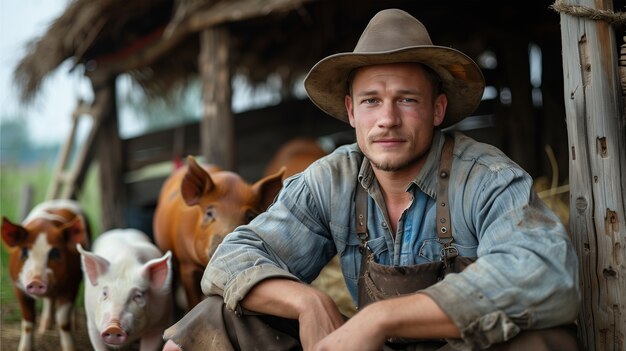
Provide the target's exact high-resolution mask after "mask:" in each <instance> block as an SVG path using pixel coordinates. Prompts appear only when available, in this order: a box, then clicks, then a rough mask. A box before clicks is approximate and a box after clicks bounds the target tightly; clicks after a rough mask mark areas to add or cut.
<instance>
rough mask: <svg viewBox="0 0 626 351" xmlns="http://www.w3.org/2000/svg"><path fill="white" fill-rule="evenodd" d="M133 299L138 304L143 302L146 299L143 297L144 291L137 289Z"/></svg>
mask: <svg viewBox="0 0 626 351" xmlns="http://www.w3.org/2000/svg"><path fill="white" fill-rule="evenodd" d="M133 301H135V302H136V303H138V304H141V303H143V301H144V299H143V292H141V291H135V295H133Z"/></svg>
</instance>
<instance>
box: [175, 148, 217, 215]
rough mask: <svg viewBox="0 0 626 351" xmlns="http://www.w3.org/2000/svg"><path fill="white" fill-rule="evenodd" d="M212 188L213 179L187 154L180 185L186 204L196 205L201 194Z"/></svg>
mask: <svg viewBox="0 0 626 351" xmlns="http://www.w3.org/2000/svg"><path fill="white" fill-rule="evenodd" d="M212 189H213V180H212V179H211V176H209V173H207V172H206V171H205V170H204V168H202V167H201V166H200V165H199V164H198V163H197V162H196V159H195V158H193V156H188V157H187V172H186V173H185V177H184V178H183V182H182V183H181V185H180V192H181V194H182V196H183V199H184V200H185V203H186V204H187V206H194V205H197V204H198V203H199V202H200V199H201V198H202V195H204V193H205V192H208V191H211V190H212Z"/></svg>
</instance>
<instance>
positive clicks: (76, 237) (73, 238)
mask: <svg viewBox="0 0 626 351" xmlns="http://www.w3.org/2000/svg"><path fill="white" fill-rule="evenodd" d="M61 230H62V231H63V235H64V237H65V240H66V242H67V246H68V248H69V249H70V250H72V251H74V248H75V247H76V244H81V245H85V246H86V247H89V241H90V240H89V235H88V234H87V233H89V229H88V228H87V224H86V223H85V221H84V220H83V218H82V217H81V216H76V217H75V218H74V219H73V220H71V221H70V222H68V223H66V224H65V225H64V226H63V227H62V228H61Z"/></svg>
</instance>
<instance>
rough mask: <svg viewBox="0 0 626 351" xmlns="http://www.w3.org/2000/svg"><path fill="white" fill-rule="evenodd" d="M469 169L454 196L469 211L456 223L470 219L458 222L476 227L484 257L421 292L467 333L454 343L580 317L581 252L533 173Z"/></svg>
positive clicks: (477, 343) (485, 341) (474, 344)
mask: <svg viewBox="0 0 626 351" xmlns="http://www.w3.org/2000/svg"><path fill="white" fill-rule="evenodd" d="M478 174H480V177H478ZM467 176H468V178H466V179H470V180H469V181H468V182H466V183H464V184H463V185H462V186H461V187H460V188H459V189H457V191H458V193H456V195H455V197H453V198H452V201H451V202H452V205H453V206H455V205H456V206H457V208H456V209H455V212H456V211H459V213H463V215H462V216H454V217H453V225H454V223H455V220H457V219H459V218H464V219H465V223H461V224H465V226H463V225H457V226H456V227H453V229H454V228H458V229H459V230H464V229H465V228H469V229H468V230H472V229H473V230H475V232H476V233H477V236H478V239H479V246H478V250H477V255H478V257H479V258H478V260H477V261H476V262H475V263H474V264H472V265H470V266H469V267H468V268H467V269H466V270H465V271H463V272H462V273H459V274H450V275H448V276H446V278H445V279H444V280H442V281H441V282H439V283H438V284H435V285H433V286H431V287H429V288H428V289H425V290H423V291H422V292H423V293H425V294H427V295H428V296H430V297H431V298H432V299H433V300H434V301H435V302H436V303H437V304H438V305H439V306H440V307H441V308H442V309H443V311H444V312H445V313H446V314H447V315H448V316H449V317H450V318H451V319H452V320H453V321H454V323H455V324H456V325H457V327H458V328H459V329H460V331H461V336H462V340H456V341H453V343H455V344H456V346H457V347H462V349H476V348H486V347H488V346H490V345H493V344H495V343H498V342H502V341H506V340H509V339H510V338H512V337H513V336H515V335H517V334H518V333H519V332H520V330H523V329H542V328H548V327H552V326H556V325H562V324H567V323H571V322H573V321H574V320H575V318H576V316H577V314H578V310H579V304H580V292H579V284H578V260H577V257H576V253H575V251H574V248H573V245H572V244H571V242H570V240H569V238H568V236H567V233H566V230H565V228H564V227H563V225H562V223H561V222H560V220H559V219H558V217H557V216H556V215H555V214H554V213H553V212H552V211H551V210H550V209H549V208H548V207H547V206H546V205H545V204H544V203H543V202H542V201H541V200H540V199H539V198H538V197H537V196H536V194H535V193H534V192H533V191H532V190H531V184H532V180H531V179H530V177H529V176H528V175H527V174H525V173H524V172H523V171H522V170H520V169H518V168H515V167H507V168H503V169H498V170H495V171H494V170H490V171H489V172H478V173H476V170H474V174H472V173H470V174H469V175H467ZM472 188H473V189H472ZM477 190H478V191H477ZM455 202H456V204H455ZM468 204H469V205H468ZM463 205H465V206H463ZM458 206H462V207H460V208H459V207H458ZM456 223H457V224H459V223H460V222H459V221H458V220H457V222H456Z"/></svg>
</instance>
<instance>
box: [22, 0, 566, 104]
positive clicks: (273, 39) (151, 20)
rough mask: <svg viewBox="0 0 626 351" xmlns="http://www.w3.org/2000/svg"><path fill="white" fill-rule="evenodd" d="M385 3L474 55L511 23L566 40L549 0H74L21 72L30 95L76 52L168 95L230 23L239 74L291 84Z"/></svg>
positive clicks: (344, 46)
mask: <svg viewBox="0 0 626 351" xmlns="http://www.w3.org/2000/svg"><path fill="white" fill-rule="evenodd" d="M357 3H358V5H357ZM451 6H454V9H451V8H450V7H451ZM385 7H399V8H403V9H405V10H407V11H409V12H412V13H413V14H415V15H416V16H417V17H418V18H420V20H422V21H423V22H424V23H425V24H427V26H428V28H429V30H430V31H431V36H433V40H434V41H435V42H436V43H437V44H440V45H450V46H454V47H456V48H458V49H460V50H462V51H465V52H466V53H468V54H470V55H474V54H475V55H478V54H479V53H480V52H482V51H483V50H484V49H485V46H486V44H485V43H486V42H487V41H488V40H489V38H490V37H491V38H493V37H494V36H498V35H502V34H501V33H502V32H503V29H504V30H505V31H506V30H512V31H517V32H524V31H529V30H533V31H536V30H540V31H543V32H545V30H546V29H545V28H551V29H548V30H550V31H552V32H551V33H552V35H550V36H549V37H557V38H558V14H556V13H554V12H553V11H550V10H549V9H548V3H544V2H541V1H538V2H535V1H533V2H501V1H498V0H484V1H462V2H449V3H448V5H446V4H445V3H442V2H441V1H439V0H422V1H413V0H385V1H375V0H361V1H358V2H352V1H336V0H98V1H92V0H74V1H73V2H71V3H70V4H69V5H68V7H67V9H66V11H65V12H64V13H63V14H62V15H61V16H60V17H59V18H57V19H56V20H55V21H54V22H53V23H52V25H51V26H50V27H49V29H48V31H47V32H46V33H45V34H44V35H43V36H42V37H40V38H37V39H35V40H34V41H33V42H32V43H30V45H29V47H28V50H27V54H26V56H25V57H24V58H23V59H22V60H21V62H20V63H19V65H18V67H17V69H16V71H15V80H16V82H17V84H18V86H19V88H20V89H21V93H22V94H21V96H22V100H23V101H24V102H27V101H28V100H29V99H31V98H32V97H34V95H35V94H36V93H37V91H38V89H39V87H40V85H41V84H42V82H43V81H44V80H45V78H46V76H47V75H48V74H49V73H51V72H52V71H54V70H55V69H57V68H58V67H59V66H60V65H61V63H63V62H64V61H66V60H71V62H73V69H80V70H84V72H85V75H87V76H90V77H92V78H103V77H104V78H111V77H114V76H116V75H118V74H121V73H128V74H130V75H131V76H132V77H133V78H134V79H135V81H136V82H137V83H138V84H139V86H141V87H142V88H143V89H144V90H145V92H147V94H148V96H166V95H167V93H168V92H170V91H172V90H174V89H175V88H178V87H180V86H182V85H184V84H186V83H187V82H188V79H189V78H191V77H194V76H196V75H197V71H198V54H199V33H200V32H201V31H202V30H204V29H206V28H210V27H215V26H227V27H228V32H229V33H230V35H231V43H230V47H231V64H232V69H233V73H235V74H242V75H244V76H246V77H247V78H248V79H249V80H250V81H251V82H252V83H255V82H262V81H265V79H266V78H267V77H268V75H269V74H271V73H278V74H279V75H280V76H281V78H282V79H283V82H284V86H290V84H291V83H293V82H294V81H295V80H296V79H297V78H298V77H299V76H301V75H302V74H304V73H306V71H307V70H308V69H309V68H310V67H311V66H312V65H313V64H314V63H315V62H316V61H317V60H319V59H320V58H321V57H324V56H326V55H328V54H332V53H335V52H338V51H346V50H352V48H353V45H354V44H355V42H356V40H357V38H358V36H359V34H360V32H361V30H362V29H363V28H364V27H365V25H366V23H367V21H368V20H369V19H370V18H371V16H372V15H373V14H374V13H375V12H376V11H378V10H380V9H382V8H385ZM542 23H548V25H542ZM468 28H471V29H472V32H471V33H468V32H467V30H468ZM555 30H556V31H557V32H556V33H555V32H554V31H555ZM554 34H556V35H557V36H555V35H554ZM468 35H472V36H470V37H468ZM435 36H436V37H435ZM538 36H543V37H545V33H542V34H538ZM474 57H476V56H474Z"/></svg>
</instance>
